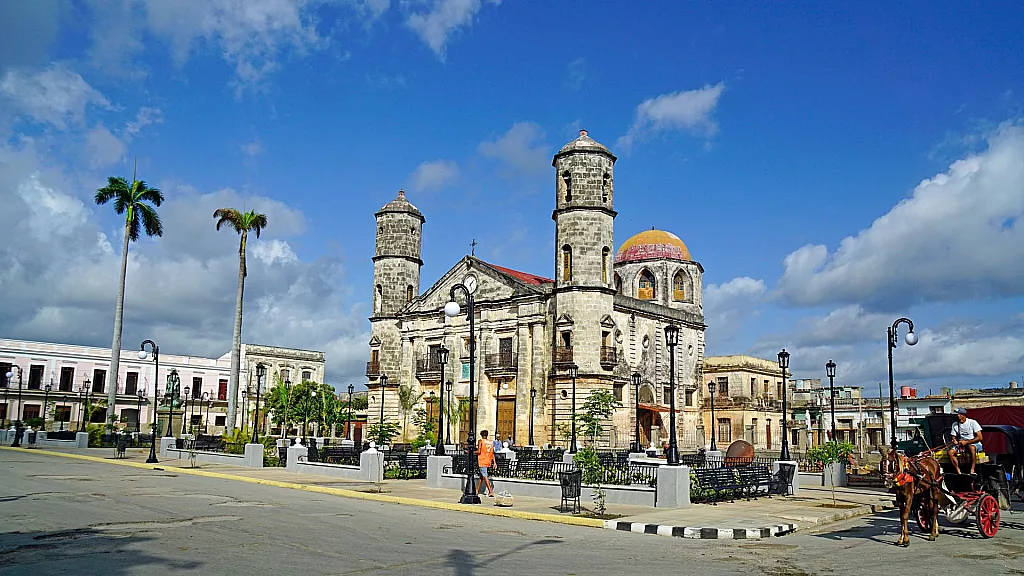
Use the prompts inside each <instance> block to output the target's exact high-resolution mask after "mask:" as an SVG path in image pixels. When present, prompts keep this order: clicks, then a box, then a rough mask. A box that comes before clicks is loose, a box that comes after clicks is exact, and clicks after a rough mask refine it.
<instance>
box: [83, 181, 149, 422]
mask: <svg viewBox="0 0 1024 576" xmlns="http://www.w3.org/2000/svg"><path fill="white" fill-rule="evenodd" d="M137 173H138V166H137V165H136V169H135V170H134V171H133V172H132V182H131V184H129V183H128V181H127V180H125V179H124V178H121V177H120V176H111V177H109V178H107V185H106V186H104V187H103V188H100V189H99V190H97V191H96V197H95V200H96V203H97V204H106V203H107V202H110V201H111V200H113V201H114V210H115V211H116V212H117V213H118V214H124V215H125V217H124V243H123V244H122V246H121V284H120V287H119V289H118V292H117V306H116V307H115V308H114V341H113V343H112V344H111V345H110V370H109V371H107V418H108V419H109V418H110V417H111V416H113V415H114V404H115V402H116V401H117V374H118V364H119V362H118V361H119V360H120V359H121V321H122V319H123V318H124V283H125V276H126V275H127V273H128V242H136V241H138V239H139V225H140V224H141V226H142V229H144V230H145V231H146V236H163V235H164V227H163V224H161V223H160V216H159V215H158V214H157V213H156V210H155V209H154V206H160V204H162V203H163V201H164V195H163V193H162V192H160V190H158V189H156V188H150V187H149V186H146V183H145V182H143V181H142V180H136V179H135V176H136V174H137ZM150 204H152V205H153V206H150Z"/></svg>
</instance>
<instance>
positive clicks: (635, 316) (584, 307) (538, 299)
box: [366, 131, 705, 448]
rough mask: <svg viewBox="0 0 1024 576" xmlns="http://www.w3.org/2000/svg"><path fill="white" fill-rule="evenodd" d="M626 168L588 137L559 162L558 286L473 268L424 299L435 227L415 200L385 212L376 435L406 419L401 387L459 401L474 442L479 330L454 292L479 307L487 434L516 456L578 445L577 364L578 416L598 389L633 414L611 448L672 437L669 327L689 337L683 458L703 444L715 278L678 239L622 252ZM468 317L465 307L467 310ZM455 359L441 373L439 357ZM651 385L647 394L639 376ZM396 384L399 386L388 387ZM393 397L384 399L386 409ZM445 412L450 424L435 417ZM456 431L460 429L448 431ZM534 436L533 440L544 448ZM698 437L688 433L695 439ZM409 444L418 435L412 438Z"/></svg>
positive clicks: (684, 353) (627, 246)
mask: <svg viewBox="0 0 1024 576" xmlns="http://www.w3.org/2000/svg"><path fill="white" fill-rule="evenodd" d="M615 161H616V158H615V156H614V155H612V153H611V152H610V151H609V150H608V149H607V148H606V147H604V146H602V145H601V144H599V143H597V142H595V141H594V140H593V139H591V138H590V137H589V136H588V135H587V133H586V131H581V132H580V136H579V138H577V139H575V140H573V141H572V142H569V143H568V144H566V145H565V146H564V147H562V149H561V150H559V152H558V153H557V154H556V155H555V157H554V160H553V162H552V165H553V166H554V168H555V174H554V177H555V186H554V192H555V198H554V212H553V213H552V218H553V220H554V223H555V225H554V234H555V250H554V254H551V255H549V256H545V257H543V259H544V260H547V259H548V258H552V259H553V260H554V270H553V272H554V274H553V276H554V278H553V279H550V278H546V277H543V276H539V275H536V274H531V273H526V272H520V271H516V270H511V269H508V268H504V267H502V266H498V265H496V264H492V263H488V262H484V261H483V260H481V259H479V258H476V257H474V256H466V257H465V258H463V259H462V260H461V261H459V262H457V263H456V264H455V265H454V266H452V267H451V268H450V269H449V270H448V272H446V273H445V274H444V275H443V276H442V277H441V278H440V279H438V280H437V281H436V282H434V284H433V285H432V286H430V287H429V288H428V289H426V290H424V291H421V290H420V267H421V266H422V263H423V262H422V260H421V258H420V245H421V237H422V231H423V230H422V227H423V224H424V222H425V221H426V219H425V218H424V216H423V214H422V213H421V212H420V211H419V210H418V209H417V208H416V207H415V206H414V205H413V204H411V203H410V202H409V200H408V199H407V198H406V197H405V193H404V192H399V194H398V197H397V198H395V199H394V200H393V201H391V202H389V203H388V204H386V205H385V206H384V207H383V208H381V209H380V211H378V212H377V214H376V219H377V241H376V254H375V255H374V257H373V262H374V279H373V295H374V298H373V303H374V305H373V315H372V316H371V317H370V323H371V338H370V342H369V347H370V351H369V362H368V363H367V369H366V375H367V377H368V383H367V386H368V388H369V390H370V398H369V410H368V411H367V414H368V416H369V423H370V424H374V423H375V422H377V421H379V420H380V411H381V402H382V400H383V402H384V406H383V410H384V413H385V417H386V418H387V419H390V420H393V421H394V420H397V421H400V422H401V421H404V420H405V418H404V414H403V413H402V412H403V408H402V407H401V406H400V404H399V400H398V389H399V386H403V385H404V386H409V387H412V388H413V389H414V390H415V391H416V392H418V393H423V394H425V396H424V399H427V398H430V397H431V396H430V395H431V394H433V395H434V396H433V397H434V398H438V397H439V396H440V394H441V393H442V392H444V393H445V394H448V387H447V386H446V383H448V382H451V394H450V395H448V398H449V399H450V400H449V402H450V404H449V405H450V406H453V407H455V406H460V407H461V410H455V409H453V410H452V411H453V412H454V413H455V414H459V415H461V416H460V417H459V418H458V421H457V422H455V423H453V425H452V427H451V428H449V430H450V432H449V433H448V437H449V438H450V439H451V440H453V441H464V440H465V439H466V434H467V433H468V430H469V426H468V422H467V420H468V417H467V414H468V412H467V410H466V405H467V404H468V400H469V395H470V391H469V375H470V374H469V324H468V320H467V318H466V317H465V314H463V315H462V316H460V317H456V318H447V317H446V316H445V315H444V313H443V307H444V305H445V303H447V302H448V301H449V300H450V292H451V289H452V287H453V286H454V285H456V284H463V285H465V286H466V287H468V288H469V289H470V291H472V293H473V297H474V299H475V303H476V310H475V312H476V315H475V328H476V331H477V334H476V336H477V342H478V344H477V349H476V352H477V355H476V367H477V370H476V375H475V376H476V378H475V379H476V382H477V387H476V390H475V392H476V401H477V402H476V404H477V406H478V408H477V422H476V423H477V430H489V431H491V432H492V435H493V433H494V432H495V431H496V432H497V435H498V436H500V437H501V438H502V439H506V438H508V437H510V436H511V437H513V439H514V442H515V443H516V444H522V445H525V444H527V443H530V442H531V440H532V442H533V443H534V444H538V445H539V444H545V443H552V444H559V445H563V446H564V445H565V444H566V442H565V439H564V438H563V437H561V435H560V434H559V433H558V432H557V430H558V428H559V425H561V424H565V423H567V422H569V420H570V418H571V415H572V411H573V406H572V390H573V380H572V378H570V376H569V374H570V372H569V368H570V366H573V365H574V366H576V367H577V369H578V377H577V378H576V381H575V386H576V406H577V407H579V406H581V405H582V404H583V402H584V401H585V400H586V398H587V397H588V395H589V394H590V393H591V392H592V391H594V390H607V391H609V392H612V393H613V394H614V395H615V398H617V399H619V400H620V401H621V402H622V406H621V408H619V409H618V410H617V411H616V412H615V414H614V416H613V417H612V418H611V419H610V421H609V422H608V423H607V426H606V427H605V428H606V432H605V436H604V438H602V439H601V440H600V442H601V444H603V445H612V446H619V447H624V446H626V445H628V444H629V443H630V442H631V440H632V439H633V435H634V430H635V425H636V424H637V419H636V416H635V414H636V413H637V410H636V408H637V404H639V426H640V429H641V430H640V435H641V439H642V442H643V443H644V444H645V445H648V444H651V443H653V444H655V445H660V444H661V442H662V441H665V440H667V438H668V425H669V414H668V410H669V408H668V406H669V404H670V392H669V391H670V388H669V383H670V379H669V367H670V362H669V348H668V346H666V339H665V331H664V328H665V327H666V326H667V325H670V324H672V325H675V326H677V327H678V328H679V336H678V345H677V346H676V348H675V372H676V384H677V388H676V407H677V416H678V418H677V428H678V431H680V432H681V434H680V438H681V440H684V439H689V441H688V442H689V444H688V445H687V443H686V442H684V441H681V443H680V445H681V447H682V448H693V447H695V446H696V445H698V444H699V445H703V444H704V442H703V440H701V441H699V442H698V441H697V438H698V437H700V438H702V437H703V433H702V432H701V434H699V435H698V434H695V431H696V430H698V429H699V428H701V427H702V426H703V419H702V416H701V411H700V407H701V399H702V397H703V393H702V388H703V387H702V386H700V385H699V384H700V382H701V381H702V375H701V371H702V366H703V358H704V328H705V325H704V315H703V305H702V297H701V294H702V275H703V272H704V270H703V268H702V267H701V265H700V264H699V263H698V262H696V261H695V260H693V258H692V257H691V255H690V252H689V250H688V249H687V247H686V245H685V244H684V243H683V242H682V241H681V240H680V239H679V238H678V237H676V236H675V235H673V234H670V233H668V232H663V231H658V230H649V231H645V232H642V233H640V234H637V235H636V236H634V237H632V238H630V239H628V240H626V241H625V242H624V243H623V244H622V245H621V246H619V248H618V250H615V242H614V222H615V217H616V212H615V210H614V192H615V186H614V165H615ZM460 304H462V306H463V308H465V302H464V301H462V300H461V297H460ZM442 346H444V347H445V348H447V349H449V350H450V351H451V352H450V359H449V361H448V364H447V365H445V366H443V367H442V366H440V365H439V364H438V362H437V355H436V352H437V350H438V349H439V348H440V347H442ZM633 373H639V374H640V375H641V378H642V384H641V386H640V388H639V394H638V396H637V395H636V393H635V391H634V387H633V386H632V384H631V375H632V374H633ZM384 376H387V379H386V381H387V386H385V387H382V386H381V383H382V381H383V380H384V378H383V377H384ZM382 388H383V397H382ZM432 412H433V414H435V416H436V413H437V412H438V411H437V410H433V411H432ZM446 427H447V426H446ZM531 431H532V437H531ZM684 431H686V432H688V433H686V434H682V432H684ZM408 436H409V435H408V434H407V437H408Z"/></svg>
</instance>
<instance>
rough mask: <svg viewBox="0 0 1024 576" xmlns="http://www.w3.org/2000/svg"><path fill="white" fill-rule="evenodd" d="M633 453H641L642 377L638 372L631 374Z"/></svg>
mask: <svg viewBox="0 0 1024 576" xmlns="http://www.w3.org/2000/svg"><path fill="white" fill-rule="evenodd" d="M631 378H632V380H633V449H632V451H633V452H642V451H643V447H642V446H640V384H641V382H643V376H641V375H640V373H639V372H633V375H632V376H631Z"/></svg>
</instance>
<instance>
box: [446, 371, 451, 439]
mask: <svg viewBox="0 0 1024 576" xmlns="http://www.w3.org/2000/svg"><path fill="white" fill-rule="evenodd" d="M444 390H445V392H447V393H448V404H449V405H450V404H451V402H452V381H451V380H449V381H448V383H447V384H445V385H444ZM451 428H452V426H451V418H449V419H448V422H446V423H445V426H444V443H445V444H451V443H452V430H451Z"/></svg>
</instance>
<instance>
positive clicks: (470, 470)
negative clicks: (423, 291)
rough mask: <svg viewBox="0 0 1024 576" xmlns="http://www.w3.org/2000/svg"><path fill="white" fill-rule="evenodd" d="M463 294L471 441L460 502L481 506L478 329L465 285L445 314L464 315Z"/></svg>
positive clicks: (459, 286) (453, 292)
mask: <svg viewBox="0 0 1024 576" xmlns="http://www.w3.org/2000/svg"><path fill="white" fill-rule="evenodd" d="M459 292H462V293H463V295H465V297H466V315H467V317H468V318H469V439H468V440H467V441H466V489H465V491H464V492H463V493H462V498H461V499H460V500H459V502H460V503H462V504H479V503H480V496H479V495H478V494H477V493H476V484H474V483H473V477H474V475H475V474H476V472H477V459H476V449H475V447H474V446H473V441H474V440H475V439H476V388H475V387H474V383H473V377H474V376H475V373H476V329H475V327H474V317H475V315H476V314H475V311H474V309H473V306H474V303H473V293H472V292H471V291H470V290H469V288H467V287H466V285H465V284H456V285H454V286H452V289H451V291H450V292H449V296H450V300H449V302H448V303H447V304H445V305H444V314H445V316H447V317H449V318H454V317H456V316H458V315H459V314H461V313H462V308H461V307H460V306H459V303H458V302H456V301H455V295H456V294H458V293H459Z"/></svg>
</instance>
